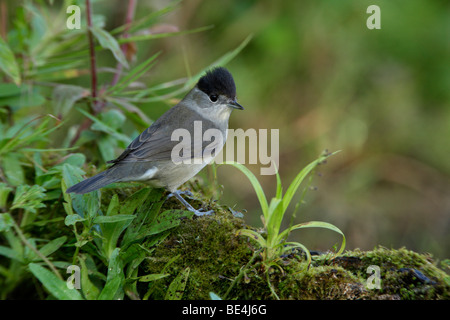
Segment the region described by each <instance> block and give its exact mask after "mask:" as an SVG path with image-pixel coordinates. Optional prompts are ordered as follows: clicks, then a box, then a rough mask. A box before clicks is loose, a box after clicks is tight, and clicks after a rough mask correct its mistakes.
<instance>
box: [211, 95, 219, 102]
mask: <svg viewBox="0 0 450 320" xmlns="http://www.w3.org/2000/svg"><path fill="white" fill-rule="evenodd" d="M218 99H219V97H218V96H217V95H215V94H212V95H210V96H209V100H211V101H212V102H217V100H218Z"/></svg>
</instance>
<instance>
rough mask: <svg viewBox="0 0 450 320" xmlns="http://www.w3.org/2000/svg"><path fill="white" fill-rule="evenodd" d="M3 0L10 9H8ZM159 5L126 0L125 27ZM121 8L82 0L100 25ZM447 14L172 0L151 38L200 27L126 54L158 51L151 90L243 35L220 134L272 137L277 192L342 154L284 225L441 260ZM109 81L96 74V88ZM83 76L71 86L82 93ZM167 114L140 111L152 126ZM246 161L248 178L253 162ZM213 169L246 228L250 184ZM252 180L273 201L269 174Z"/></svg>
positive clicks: (447, 196)
mask: <svg viewBox="0 0 450 320" xmlns="http://www.w3.org/2000/svg"><path fill="white" fill-rule="evenodd" d="M7 2H8V3H9V4H10V5H11V7H10V8H8V9H10V10H13V6H14V4H13V3H14V1H11V2H9V1H7ZM54 2H58V1H54ZM167 4H168V1H163V0H159V1H156V0H155V1H151V0H148V1H147V0H139V1H138V8H137V10H136V19H138V18H141V17H144V16H146V15H148V14H149V13H151V12H153V11H155V10H158V9H161V8H163V7H165V6H166V5H167ZM372 4H376V5H378V6H379V7H380V9H381V29H380V30H369V29H368V28H367V27H366V20H367V19H368V18H369V16H370V14H368V13H366V10H367V7H368V6H369V5H372ZM54 5H57V4H54ZM126 6H127V1H123V0H122V1H119V0H116V1H112V0H109V1H95V2H94V12H95V13H101V14H102V15H104V16H105V17H106V20H105V22H106V27H105V28H106V29H107V30H110V29H112V28H114V27H117V26H119V25H122V24H123V23H124V15H125V12H126ZM11 12H13V11H11ZM449 17H450V3H449V2H448V1H444V0H442V1H438V0H434V1H424V0H422V1H420V0H408V1H392V0H391V1H375V0H373V1H357V0H339V1H332V0H329V1H326V0H306V1H294V0H291V1H288V0H281V1H280V0H278V1H256V0H223V1H212V0H185V1H182V2H180V4H179V7H178V9H177V10H175V11H173V12H170V13H169V14H168V15H166V16H164V17H163V18H162V19H161V20H160V21H159V22H158V24H157V25H156V26H153V28H156V29H153V31H155V30H157V28H160V30H166V31H175V30H189V29H194V28H198V27H203V26H210V25H212V26H213V27H212V28H211V29H209V30H207V31H203V32H200V33H194V34H189V35H182V36H178V37H170V38H164V39H160V40H152V41H150V42H141V43H138V44H137V59H138V60H139V61H142V60H143V59H145V58H146V57H149V56H150V55H152V54H154V53H156V52H157V51H160V50H161V51H162V54H161V55H160V56H159V57H158V63H157V64H156V66H155V67H154V68H153V69H151V71H150V72H149V73H148V74H147V75H146V78H145V79H146V81H147V84H148V85H155V84H158V83H161V82H163V81H170V80H173V79H179V78H182V77H187V76H190V75H192V74H195V73H197V72H199V71H200V70H201V69H203V68H204V67H206V66H207V65H209V64H211V63H213V62H214V61H216V60H217V59H218V58H219V57H221V56H222V55H223V54H224V53H226V52H229V51H230V50H232V49H234V48H236V47H237V46H239V44H241V43H242V42H243V41H244V40H245V39H246V38H247V37H248V36H249V35H252V38H251V41H250V42H249V43H248V45H247V46H246V47H245V48H244V49H243V50H242V51H241V52H240V53H239V55H238V56H237V57H236V58H234V59H233V60H232V61H231V62H230V63H228V64H227V68H228V69H229V70H230V71H231V72H232V74H233V75H234V77H235V81H236V85H237V92H238V101H239V102H240V103H241V104H242V105H243V106H244V107H245V111H242V112H234V113H233V114H232V116H231V121H230V128H234V129H236V128H242V129H244V130H246V129H248V128H255V129H279V130H280V131H279V132H280V143H279V151H280V168H279V169H280V175H281V179H282V181H283V184H284V185H285V187H287V186H288V184H289V183H290V182H291V180H292V179H293V177H294V176H295V174H297V173H298V172H299V171H300V170H301V169H302V168H303V167H304V166H305V165H306V164H308V163H309V162H311V161H312V160H314V159H315V158H316V157H317V156H318V155H319V154H320V153H321V152H322V151H323V150H324V149H328V150H329V151H336V150H342V151H341V152H340V153H338V154H337V155H335V156H333V157H332V158H330V159H329V161H328V163H327V164H326V165H324V166H322V167H321V168H320V172H317V173H316V175H315V177H314V179H313V181H312V186H314V187H317V188H314V189H315V190H310V191H308V192H307V194H306V197H305V204H304V205H302V206H301V207H300V211H299V212H298V213H297V217H296V221H295V223H300V222H305V221H310V220H323V221H327V222H330V223H332V224H334V225H336V226H337V227H339V228H340V229H341V230H342V231H343V232H344V233H345V235H346V237H347V241H348V242H347V248H349V249H353V248H361V249H372V248H374V247H375V246H376V245H383V246H386V247H393V248H398V247H402V246H405V247H407V248H408V249H411V250H415V251H419V252H430V253H432V254H434V255H435V256H436V257H438V258H448V257H449V256H450V236H449V232H448V231H449V223H450V219H449V217H450V161H449V156H450V143H449V137H450V90H449V88H450V19H449ZM97 55H98V57H99V59H98V64H99V67H111V66H112V67H114V66H115V64H114V63H112V62H113V58H112V56H111V54H110V53H109V52H105V51H103V52H101V53H98V54H97ZM110 77H111V76H110V75H108V74H105V75H101V77H100V83H102V81H110ZM88 79H89V78H88V77H87V76H86V78H80V79H78V80H76V81H78V82H79V83H80V84H83V85H85V86H86V87H89V80H88ZM71 83H73V81H72V82H71ZM180 97H181V96H180ZM170 106H171V104H169V103H147V104H141V105H139V108H141V110H143V111H144V112H145V113H146V114H147V115H148V116H149V117H150V118H151V119H156V118H157V117H158V116H160V115H161V114H162V113H163V112H164V111H166V110H167V109H168V108H169V107H170ZM139 130H141V128H139ZM118 153H119V151H117V154H118ZM87 157H88V159H89V155H87ZM249 167H250V168H251V169H252V171H253V172H254V173H255V174H258V173H259V166H258V165H252V166H249ZM208 170H211V169H208ZM217 172H218V182H219V184H221V185H223V188H222V189H221V192H222V194H221V195H220V201H221V203H223V204H226V205H228V206H230V207H232V208H234V209H235V210H247V212H246V213H245V219H246V221H247V222H249V223H250V224H252V225H253V226H256V227H258V226H261V222H260V219H259V216H260V212H259V204H258V201H257V198H256V196H255V194H254V191H253V189H252V188H251V185H250V183H249V182H248V181H247V180H246V179H245V178H244V176H243V175H242V174H241V173H240V172H238V171H237V170H236V169H234V168H232V167H224V166H222V167H219V168H218V169H217ZM319 173H320V174H319ZM259 179H260V180H261V182H262V183H263V187H264V189H265V191H266V193H267V194H268V195H269V196H270V195H272V194H273V193H274V191H275V190H274V189H275V184H276V180H275V177H274V176H259ZM298 199H300V194H298ZM287 220H289V219H287ZM285 222H286V224H288V223H289V221H285ZM291 237H292V240H299V239H301V242H302V243H304V244H305V245H306V247H308V248H310V249H315V250H327V249H329V248H330V246H332V245H333V244H335V243H338V242H339V241H340V239H339V238H338V236H336V235H335V234H333V233H331V232H328V231H321V230H319V231H317V230H307V231H299V232H296V233H294V234H292V235H291ZM296 237H297V238H296ZM299 241H300V240H299Z"/></svg>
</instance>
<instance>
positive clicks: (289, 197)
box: [283, 151, 339, 210]
mask: <svg viewBox="0 0 450 320" xmlns="http://www.w3.org/2000/svg"><path fill="white" fill-rule="evenodd" d="M337 152H339V151H336V152H333V153H331V154H324V155H322V156H320V157H319V158H318V159H316V160H314V161H313V162H311V163H310V164H308V165H307V166H306V167H304V168H303V169H302V170H301V171H300V172H299V173H298V174H297V176H296V177H295V178H294V180H293V181H292V182H291V184H290V185H289V188H288V189H287V190H286V193H285V195H284V197H283V209H284V210H286V209H287V207H288V206H289V204H290V202H291V200H292V197H293V196H294V194H295V193H296V192H297V189H298V188H299V187H300V184H301V183H302V182H303V180H304V179H305V178H306V176H307V175H308V174H309V173H310V172H311V171H312V170H313V169H314V168H315V167H317V165H319V164H320V163H321V162H323V161H324V160H326V159H327V158H328V157H330V156H332V155H334V154H336V153H337Z"/></svg>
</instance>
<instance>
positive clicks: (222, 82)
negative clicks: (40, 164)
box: [66, 68, 243, 210]
mask: <svg viewBox="0 0 450 320" xmlns="http://www.w3.org/2000/svg"><path fill="white" fill-rule="evenodd" d="M235 95H236V87H235V84H234V80H233V78H232V76H231V74H230V73H229V72H228V71H227V70H226V69H224V68H216V69H213V70H212V71H210V72H207V73H206V75H205V76H203V77H202V78H200V80H199V81H198V83H197V85H196V86H195V87H194V88H193V89H192V90H191V91H190V92H189V93H188V94H187V95H186V96H185V97H184V98H183V100H181V101H180V102H179V103H178V104H177V105H175V106H174V107H173V108H171V109H170V110H168V111H167V112H166V113H164V114H163V115H162V116H161V117H160V118H159V119H158V120H156V121H155V122H154V123H153V124H152V125H151V126H150V127H149V128H147V129H146V130H144V131H143V132H142V133H141V134H140V135H139V136H138V137H137V138H136V139H134V140H133V141H132V142H131V143H130V145H129V146H128V147H127V148H126V149H125V150H124V151H123V152H122V154H121V155H119V156H118V157H117V158H116V159H114V160H112V161H108V162H109V163H112V164H113V165H112V166H111V167H110V168H108V169H107V170H105V171H103V172H101V173H99V174H97V175H95V176H93V177H91V178H88V179H86V180H84V181H82V182H80V183H78V184H76V185H74V186H71V187H70V188H68V189H67V191H66V192H68V193H70V192H74V193H80V194H82V193H87V192H91V191H94V190H97V189H99V188H102V187H104V186H106V185H108V184H110V183H113V182H123V181H144V182H147V183H149V184H150V185H153V186H155V187H164V188H166V189H167V190H169V191H170V192H172V193H176V192H177V188H178V187H179V186H180V185H181V184H183V183H184V182H186V181H187V180H189V179H190V178H192V177H193V176H195V175H196V174H197V173H198V172H199V171H200V170H201V169H202V168H203V167H204V166H205V165H206V164H207V163H208V162H209V161H211V160H212V159H205V161H203V162H202V163H191V164H184V163H181V164H175V163H174V161H173V159H172V150H173V149H174V147H175V146H177V145H179V144H181V145H182V146H183V147H186V148H187V147H189V148H190V149H191V150H194V141H193V140H194V139H192V140H191V141H184V140H183V141H177V140H175V141H172V133H173V132H174V130H176V129H185V130H187V131H188V132H189V133H193V132H194V124H195V122H196V121H200V122H201V125H202V129H203V132H205V131H206V130H208V129H216V130H219V131H220V133H221V134H222V136H223V137H224V139H223V140H220V139H219V140H218V141H216V140H214V141H203V140H202V141H201V147H202V150H205V148H208V149H211V148H212V149H214V151H215V155H217V153H218V152H219V151H220V150H221V149H222V147H223V144H224V143H225V137H226V131H227V128H228V120H229V117H230V114H231V111H232V109H233V108H236V109H243V108H242V106H240V105H239V104H238V103H237V102H236V96H235ZM188 144H189V145H188ZM202 150H200V151H202ZM195 156H196V154H195V153H193V154H192V157H195ZM179 197H181V196H177V198H179ZM180 201H181V199H180ZM183 204H185V205H186V203H185V201H184V202H183ZM188 209H189V210H191V209H192V207H191V208H189V207H188Z"/></svg>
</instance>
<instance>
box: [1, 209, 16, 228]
mask: <svg viewBox="0 0 450 320" xmlns="http://www.w3.org/2000/svg"><path fill="white" fill-rule="evenodd" d="M13 225H14V220H13V218H12V217H11V215H10V214H9V213H8V212H6V213H0V232H4V231H7V230H9V229H10V228H11V227H12V226H13Z"/></svg>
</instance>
